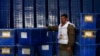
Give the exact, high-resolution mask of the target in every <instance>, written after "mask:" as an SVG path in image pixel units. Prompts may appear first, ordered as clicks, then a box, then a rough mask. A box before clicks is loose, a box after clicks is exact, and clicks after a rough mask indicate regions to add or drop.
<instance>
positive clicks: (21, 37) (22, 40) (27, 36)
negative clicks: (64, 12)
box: [17, 29, 32, 45]
mask: <svg viewBox="0 0 100 56" xmlns="http://www.w3.org/2000/svg"><path fill="white" fill-rule="evenodd" d="M17 37H18V44H19V45H31V38H32V33H31V29H17Z"/></svg>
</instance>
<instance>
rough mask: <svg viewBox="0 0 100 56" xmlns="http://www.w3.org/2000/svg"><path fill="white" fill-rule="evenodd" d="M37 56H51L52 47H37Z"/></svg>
mask: <svg viewBox="0 0 100 56" xmlns="http://www.w3.org/2000/svg"><path fill="white" fill-rule="evenodd" d="M37 48H38V52H39V53H38V55H39V56H52V45H49V44H47V45H38V47H37Z"/></svg>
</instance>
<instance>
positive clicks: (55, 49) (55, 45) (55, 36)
mask: <svg viewBox="0 0 100 56" xmlns="http://www.w3.org/2000/svg"><path fill="white" fill-rule="evenodd" d="M52 33H53V37H52V40H53V46H52V49H53V51H52V52H53V55H58V32H56V31H55V32H52Z"/></svg>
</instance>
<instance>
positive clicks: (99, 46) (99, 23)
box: [96, 13, 100, 56]
mask: <svg viewBox="0 0 100 56" xmlns="http://www.w3.org/2000/svg"><path fill="white" fill-rule="evenodd" d="M96 18H97V20H96V26H97V38H96V43H97V52H96V54H97V55H96V56H100V14H98V13H97V14H96Z"/></svg>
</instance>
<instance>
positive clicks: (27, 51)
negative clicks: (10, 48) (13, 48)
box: [22, 48, 30, 55]
mask: <svg viewBox="0 0 100 56" xmlns="http://www.w3.org/2000/svg"><path fill="white" fill-rule="evenodd" d="M22 54H28V55H30V49H28V48H23V49H22Z"/></svg>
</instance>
